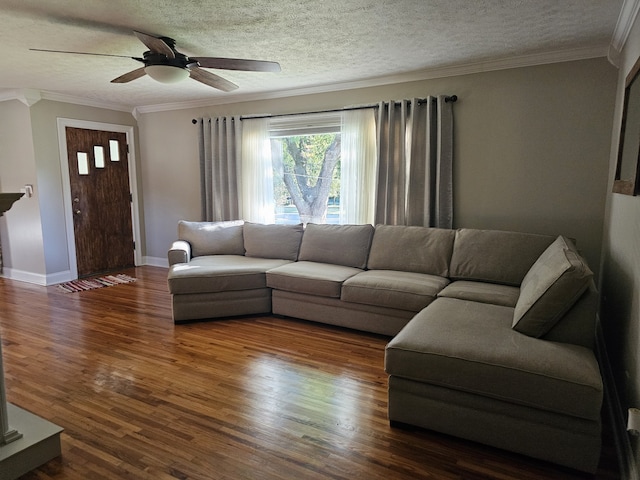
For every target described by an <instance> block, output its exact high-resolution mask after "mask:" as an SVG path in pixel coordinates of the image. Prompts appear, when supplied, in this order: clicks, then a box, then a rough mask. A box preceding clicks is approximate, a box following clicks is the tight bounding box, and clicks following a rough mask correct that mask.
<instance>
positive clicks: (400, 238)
mask: <svg viewBox="0 0 640 480" xmlns="http://www.w3.org/2000/svg"><path fill="white" fill-rule="evenodd" d="M454 238H455V231H454V230H447V229H443V228H427V227H410V226H404V225H377V226H376V228H375V232H374V234H373V240H372V242H371V251H370V252H369V261H368V262H367V268H369V269H370V270H397V271H400V272H417V273H428V274H431V275H439V276H441V277H448V276H449V261H450V260H451V252H452V251H453V240H454Z"/></svg>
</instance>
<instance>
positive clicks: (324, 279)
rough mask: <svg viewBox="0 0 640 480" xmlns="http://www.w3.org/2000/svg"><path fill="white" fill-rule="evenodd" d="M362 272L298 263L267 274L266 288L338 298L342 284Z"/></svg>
mask: <svg viewBox="0 0 640 480" xmlns="http://www.w3.org/2000/svg"><path fill="white" fill-rule="evenodd" d="M360 272H362V270H361V269H359V268H353V267H345V266H343V265H332V264H329V263H316V262H307V261H303V260H302V261H298V262H295V263H289V264H287V265H283V266H281V267H277V268H274V269H271V270H269V271H268V272H267V286H268V287H271V288H275V289H277V290H286V291H288V292H297V293H306V294H309V295H318V296H322V297H333V298H340V291H341V289H342V282H344V281H345V280H346V279H347V278H349V277H352V276H353V275H356V274H358V273H360Z"/></svg>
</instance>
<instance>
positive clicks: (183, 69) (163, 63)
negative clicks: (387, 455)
mask: <svg viewBox="0 0 640 480" xmlns="http://www.w3.org/2000/svg"><path fill="white" fill-rule="evenodd" d="M133 33H135V35H136V37H138V39H139V40H140V41H141V42H142V43H144V44H145V45H146V47H147V48H148V49H149V50H148V51H146V52H144V53H143V57H142V58H139V57H129V56H125V55H111V54H107V53H87V52H66V51H61V50H44V49H39V48H31V49H30V50H34V51H38V52H55V53H73V54H79V55H99V56H106V57H122V58H131V59H133V60H136V61H138V62H141V63H143V64H144V66H143V67H140V68H136V69H135V70H132V71H131V72H128V73H125V74H124V75H120V76H119V77H118V78H114V79H113V80H111V83H128V82H131V81H132V80H136V79H137V78H140V77H143V76H144V75H149V76H150V77H151V78H153V79H154V80H157V81H158V82H162V83H176V82H179V81H181V80H184V79H186V78H187V77H191V78H193V79H194V80H196V81H198V82H200V83H204V84H205V85H208V86H210V87H213V88H217V89H218V90H222V91H223V92H230V91H232V90H235V89H237V88H238V85H236V84H235V83H233V82H230V81H229V80H226V79H224V78H222V77H220V76H218V75H216V74H214V73H211V72H208V71H206V70H203V68H216V69H221V70H242V71H249V72H279V71H280V64H278V63H277V62H268V61H264V60H248V59H241V58H220V57H187V56H186V55H184V54H182V53H180V52H178V51H177V50H176V48H175V44H176V42H175V40H173V39H172V38H169V37H156V36H153V35H149V34H146V33H142V32H137V31H134V32H133Z"/></svg>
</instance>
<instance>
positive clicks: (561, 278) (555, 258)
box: [513, 236, 593, 337]
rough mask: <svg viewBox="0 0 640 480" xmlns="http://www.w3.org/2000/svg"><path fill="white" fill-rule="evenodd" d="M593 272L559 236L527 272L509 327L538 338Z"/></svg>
mask: <svg viewBox="0 0 640 480" xmlns="http://www.w3.org/2000/svg"><path fill="white" fill-rule="evenodd" d="M592 277H593V272H592V271H591V270H590V269H589V267H588V266H587V264H586V262H585V261H584V260H583V259H582V257H581V256H580V255H579V254H578V252H577V251H576V250H575V247H574V246H573V244H572V243H571V241H570V240H567V239H566V238H564V237H562V236H559V237H558V238H557V239H556V240H555V241H554V242H553V243H552V244H551V245H549V247H548V248H547V249H546V250H545V251H544V252H543V253H542V255H540V257H539V258H538V260H536V262H535V263H534V264H533V266H532V267H531V269H530V270H529V271H528V272H527V274H526V275H525V277H524V280H523V281H522V285H521V287H520V296H519V297H518V302H517V303H516V306H515V311H514V315H513V328H514V329H515V330H517V331H518V332H520V333H524V334H525V335H529V336H531V337H541V336H542V335H544V334H545V333H547V332H548V331H549V330H551V328H552V327H553V326H554V325H555V324H556V323H557V322H558V320H560V318H561V317H562V316H563V315H564V314H565V313H566V312H567V310H569V309H570V308H571V307H572V306H573V305H574V304H575V302H576V301H577V300H578V299H579V298H580V296H581V295H582V294H583V293H584V291H585V290H586V289H587V287H588V286H589V284H590V282H591V280H592Z"/></svg>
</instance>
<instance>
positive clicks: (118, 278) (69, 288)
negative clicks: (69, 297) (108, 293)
mask: <svg viewBox="0 0 640 480" xmlns="http://www.w3.org/2000/svg"><path fill="white" fill-rule="evenodd" d="M135 281H136V279H135V278H133V277H130V276H129V275H125V274H124V273H119V274H117V275H107V276H106V277H96V278H85V279H80V280H73V281H71V282H65V283H60V284H58V288H59V289H61V290H62V291H63V292H65V293H73V292H82V291H84V290H93V289H94V288H102V287H113V286H114V285H120V284H122V283H131V282H135Z"/></svg>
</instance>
